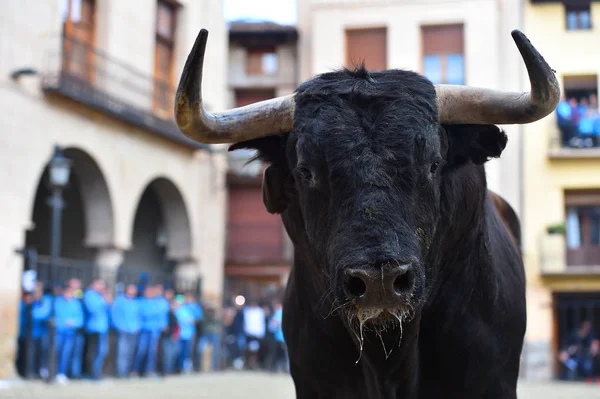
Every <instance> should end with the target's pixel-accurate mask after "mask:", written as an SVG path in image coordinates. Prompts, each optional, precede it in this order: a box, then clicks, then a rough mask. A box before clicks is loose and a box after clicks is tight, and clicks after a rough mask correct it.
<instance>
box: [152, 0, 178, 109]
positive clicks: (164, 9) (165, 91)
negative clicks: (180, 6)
mask: <svg viewBox="0 0 600 399" xmlns="http://www.w3.org/2000/svg"><path fill="white" fill-rule="evenodd" d="M175 7H176V6H175V5H174V4H173V3H171V2H169V1H164V0H159V1H158V5H157V9H156V44H155V48H154V94H153V110H154V112H155V113H156V114H157V115H159V116H162V117H166V118H171V117H172V109H173V101H174V91H173V62H174V57H175V16H176V9H175Z"/></svg>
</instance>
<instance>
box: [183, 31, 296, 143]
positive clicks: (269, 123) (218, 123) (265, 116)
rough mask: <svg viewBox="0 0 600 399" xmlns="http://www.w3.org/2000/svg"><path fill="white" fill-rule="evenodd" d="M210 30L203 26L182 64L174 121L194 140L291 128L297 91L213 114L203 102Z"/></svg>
mask: <svg viewBox="0 0 600 399" xmlns="http://www.w3.org/2000/svg"><path fill="white" fill-rule="evenodd" d="M207 38H208V31H207V30H206V29H202V30H200V33H198V37H196V42H195V43H194V47H193V48H192V51H191V52H190V54H189V55H188V58H187V60H186V62H185V66H184V67H183V72H182V73H181V78H180V80H179V85H178V86H177V93H176V95H175V122H176V123H177V127H178V128H179V130H181V132H183V133H184V134H185V135H186V136H187V137H189V138H190V139H192V140H194V141H198V142H201V143H208V144H216V143H237V142H240V141H246V140H251V139H256V138H260V137H265V136H271V135H277V134H281V133H286V132H289V131H290V130H291V129H292V127H293V125H294V105H295V102H294V95H293V94H291V95H288V96H285V97H278V98H274V99H270V100H265V101H261V102H258V103H255V104H250V105H246V106H245V107H240V108H234V109H232V110H229V111H225V112H221V113H215V114H211V113H209V112H207V111H206V110H205V109H204V107H203V105H202V94H201V91H202V67H203V64H204V51H205V49H206V40H207Z"/></svg>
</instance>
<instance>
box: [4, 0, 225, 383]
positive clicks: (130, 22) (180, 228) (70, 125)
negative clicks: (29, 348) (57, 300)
mask: <svg viewBox="0 0 600 399" xmlns="http://www.w3.org/2000/svg"><path fill="white" fill-rule="evenodd" d="M0 14H1V16H0V59H2V62H0V108H1V109H2V113H1V114H0V132H2V133H1V134H0V144H1V145H0V152H1V153H0V170H2V173H0V184H2V187H4V189H3V195H1V196H0V205H1V207H2V208H3V209H4V212H2V215H1V216H0V259H2V261H1V262H2V272H1V274H2V279H0V320H2V322H0V379H3V378H9V377H11V376H12V375H13V374H14V356H15V344H16V336H17V332H18V327H19V326H18V308H19V300H20V293H21V276H22V272H23V268H24V266H25V262H24V259H23V257H22V256H21V255H20V254H18V253H17V252H16V251H18V250H22V249H24V248H29V249H32V248H33V249H35V250H37V253H38V254H39V256H38V259H37V261H36V262H34V263H35V264H34V265H33V267H34V268H37V270H38V272H39V274H38V277H40V279H44V277H42V274H43V273H46V277H47V272H48V269H47V264H48V256H47V255H48V254H49V251H50V249H49V242H50V208H49V207H48V206H47V203H46V201H47V198H48V196H49V188H48V186H47V184H46V182H47V163H48V161H49V159H50V157H51V156H52V153H53V148H54V146H56V145H58V146H60V147H62V148H63V149H64V155H65V156H66V157H67V158H69V159H70V160H71V161H72V173H71V178H70V182H69V185H68V186H67V188H66V189H65V190H64V199H65V202H66V207H65V208H64V212H63V217H62V221H63V228H62V235H61V238H62V246H61V251H60V259H59V262H58V264H57V266H56V267H55V268H54V269H55V275H56V276H57V277H58V278H59V279H64V278H67V277H71V276H75V275H77V276H79V277H81V278H82V282H83V283H84V284H85V283H86V282H87V281H89V279H90V278H91V276H93V275H98V274H99V275H101V276H103V277H105V278H106V279H108V280H111V281H110V282H111V283H114V282H116V281H117V280H119V279H121V278H122V277H123V276H127V275H129V276H132V275H133V276H136V277H137V275H139V272H140V271H146V272H148V273H149V275H157V276H159V279H160V278H161V276H162V277H164V276H176V277H177V278H179V279H180V280H183V281H188V282H196V281H197V280H198V279H199V281H201V289H202V293H203V295H204V296H209V297H212V298H214V299H215V300H217V301H220V297H221V293H222V286H223V281H222V276H223V270H222V269H223V249H224V225H225V223H224V221H225V213H226V210H225V201H226V191H225V190H226V186H225V173H226V168H227V166H226V164H227V157H226V154H225V152H224V151H223V149H222V147H220V146H214V147H208V146H202V145H198V144H196V143H194V142H191V141H190V140H188V139H187V138H185V137H184V136H183V135H182V134H181V133H180V132H179V131H178V130H177V128H176V126H175V125H174V123H173V121H172V113H173V111H172V109H173V95H174V87H175V85H176V84H177V81H178V78H179V74H180V73H181V69H182V67H183V64H184V62H185V60H186V57H187V54H188V52H189V50H190V49H191V47H192V44H193V42H194V39H195V37H196V35H197V33H198V31H199V29H200V28H201V27H204V28H207V29H209V31H210V41H209V45H208V48H207V58H208V59H210V62H207V65H206V66H205V72H204V77H205V78H204V87H203V89H204V93H205V94H206V95H207V97H210V100H209V103H208V104H207V106H208V107H209V108H210V109H212V110H218V109H224V108H226V106H227V105H229V104H228V101H227V91H226V62H227V41H228V38H227V32H226V25H225V22H224V20H223V14H222V2H221V1H220V0H177V1H176V0H127V1H122V0H48V1H33V0H8V1H3V2H2V12H1V13H0ZM29 266H31V265H29ZM123 278H124V277H123Z"/></svg>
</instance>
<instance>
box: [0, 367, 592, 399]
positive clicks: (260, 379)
mask: <svg viewBox="0 0 600 399" xmlns="http://www.w3.org/2000/svg"><path fill="white" fill-rule="evenodd" d="M154 398H156V399H180V398H190V399H205V398H211V399H212V398H215V399H217V398H218V399H221V398H222V399H255V398H256V399H295V398H294V386H293V383H292V380H291V378H290V377H288V376H283V375H269V374H265V373H260V372H257V373H250V372H224V373H216V374H203V375H194V376H176V377H169V378H166V379H164V378H156V379H132V380H119V381H118V380H105V381H103V382H100V383H92V382H71V383H69V384H68V385H65V386H56V385H53V386H48V385H46V384H44V383H41V382H25V381H14V382H6V381H0V399H154ZM579 398H585V399H595V398H598V399H600V386H599V385H584V384H579V383H575V384H569V383H558V382H552V383H532V382H526V381H522V382H521V383H520V386H519V399H579Z"/></svg>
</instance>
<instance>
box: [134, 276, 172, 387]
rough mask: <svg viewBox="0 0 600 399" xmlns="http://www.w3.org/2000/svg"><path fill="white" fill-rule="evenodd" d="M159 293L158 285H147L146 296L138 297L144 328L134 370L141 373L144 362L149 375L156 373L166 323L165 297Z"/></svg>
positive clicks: (146, 372) (140, 336)
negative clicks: (159, 348)
mask: <svg viewBox="0 0 600 399" xmlns="http://www.w3.org/2000/svg"><path fill="white" fill-rule="evenodd" d="M158 293H159V291H158V289H157V287H156V286H152V285H147V286H146V288H145V290H144V297H143V298H140V299H138V301H139V302H140V314H141V317H142V328H141V330H140V335H139V339H138V348H137V353H136V355H135V360H134V363H133V371H134V373H135V374H141V373H142V363H144V368H143V370H144V374H145V375H146V376H149V377H153V376H155V375H156V356H157V353H158V343H159V340H160V335H161V332H162V330H163V329H164V324H165V314H164V313H165V309H164V307H163V306H162V304H163V300H164V298H163V297H159V296H158ZM167 311H168V310H167ZM144 360H145V362H144Z"/></svg>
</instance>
